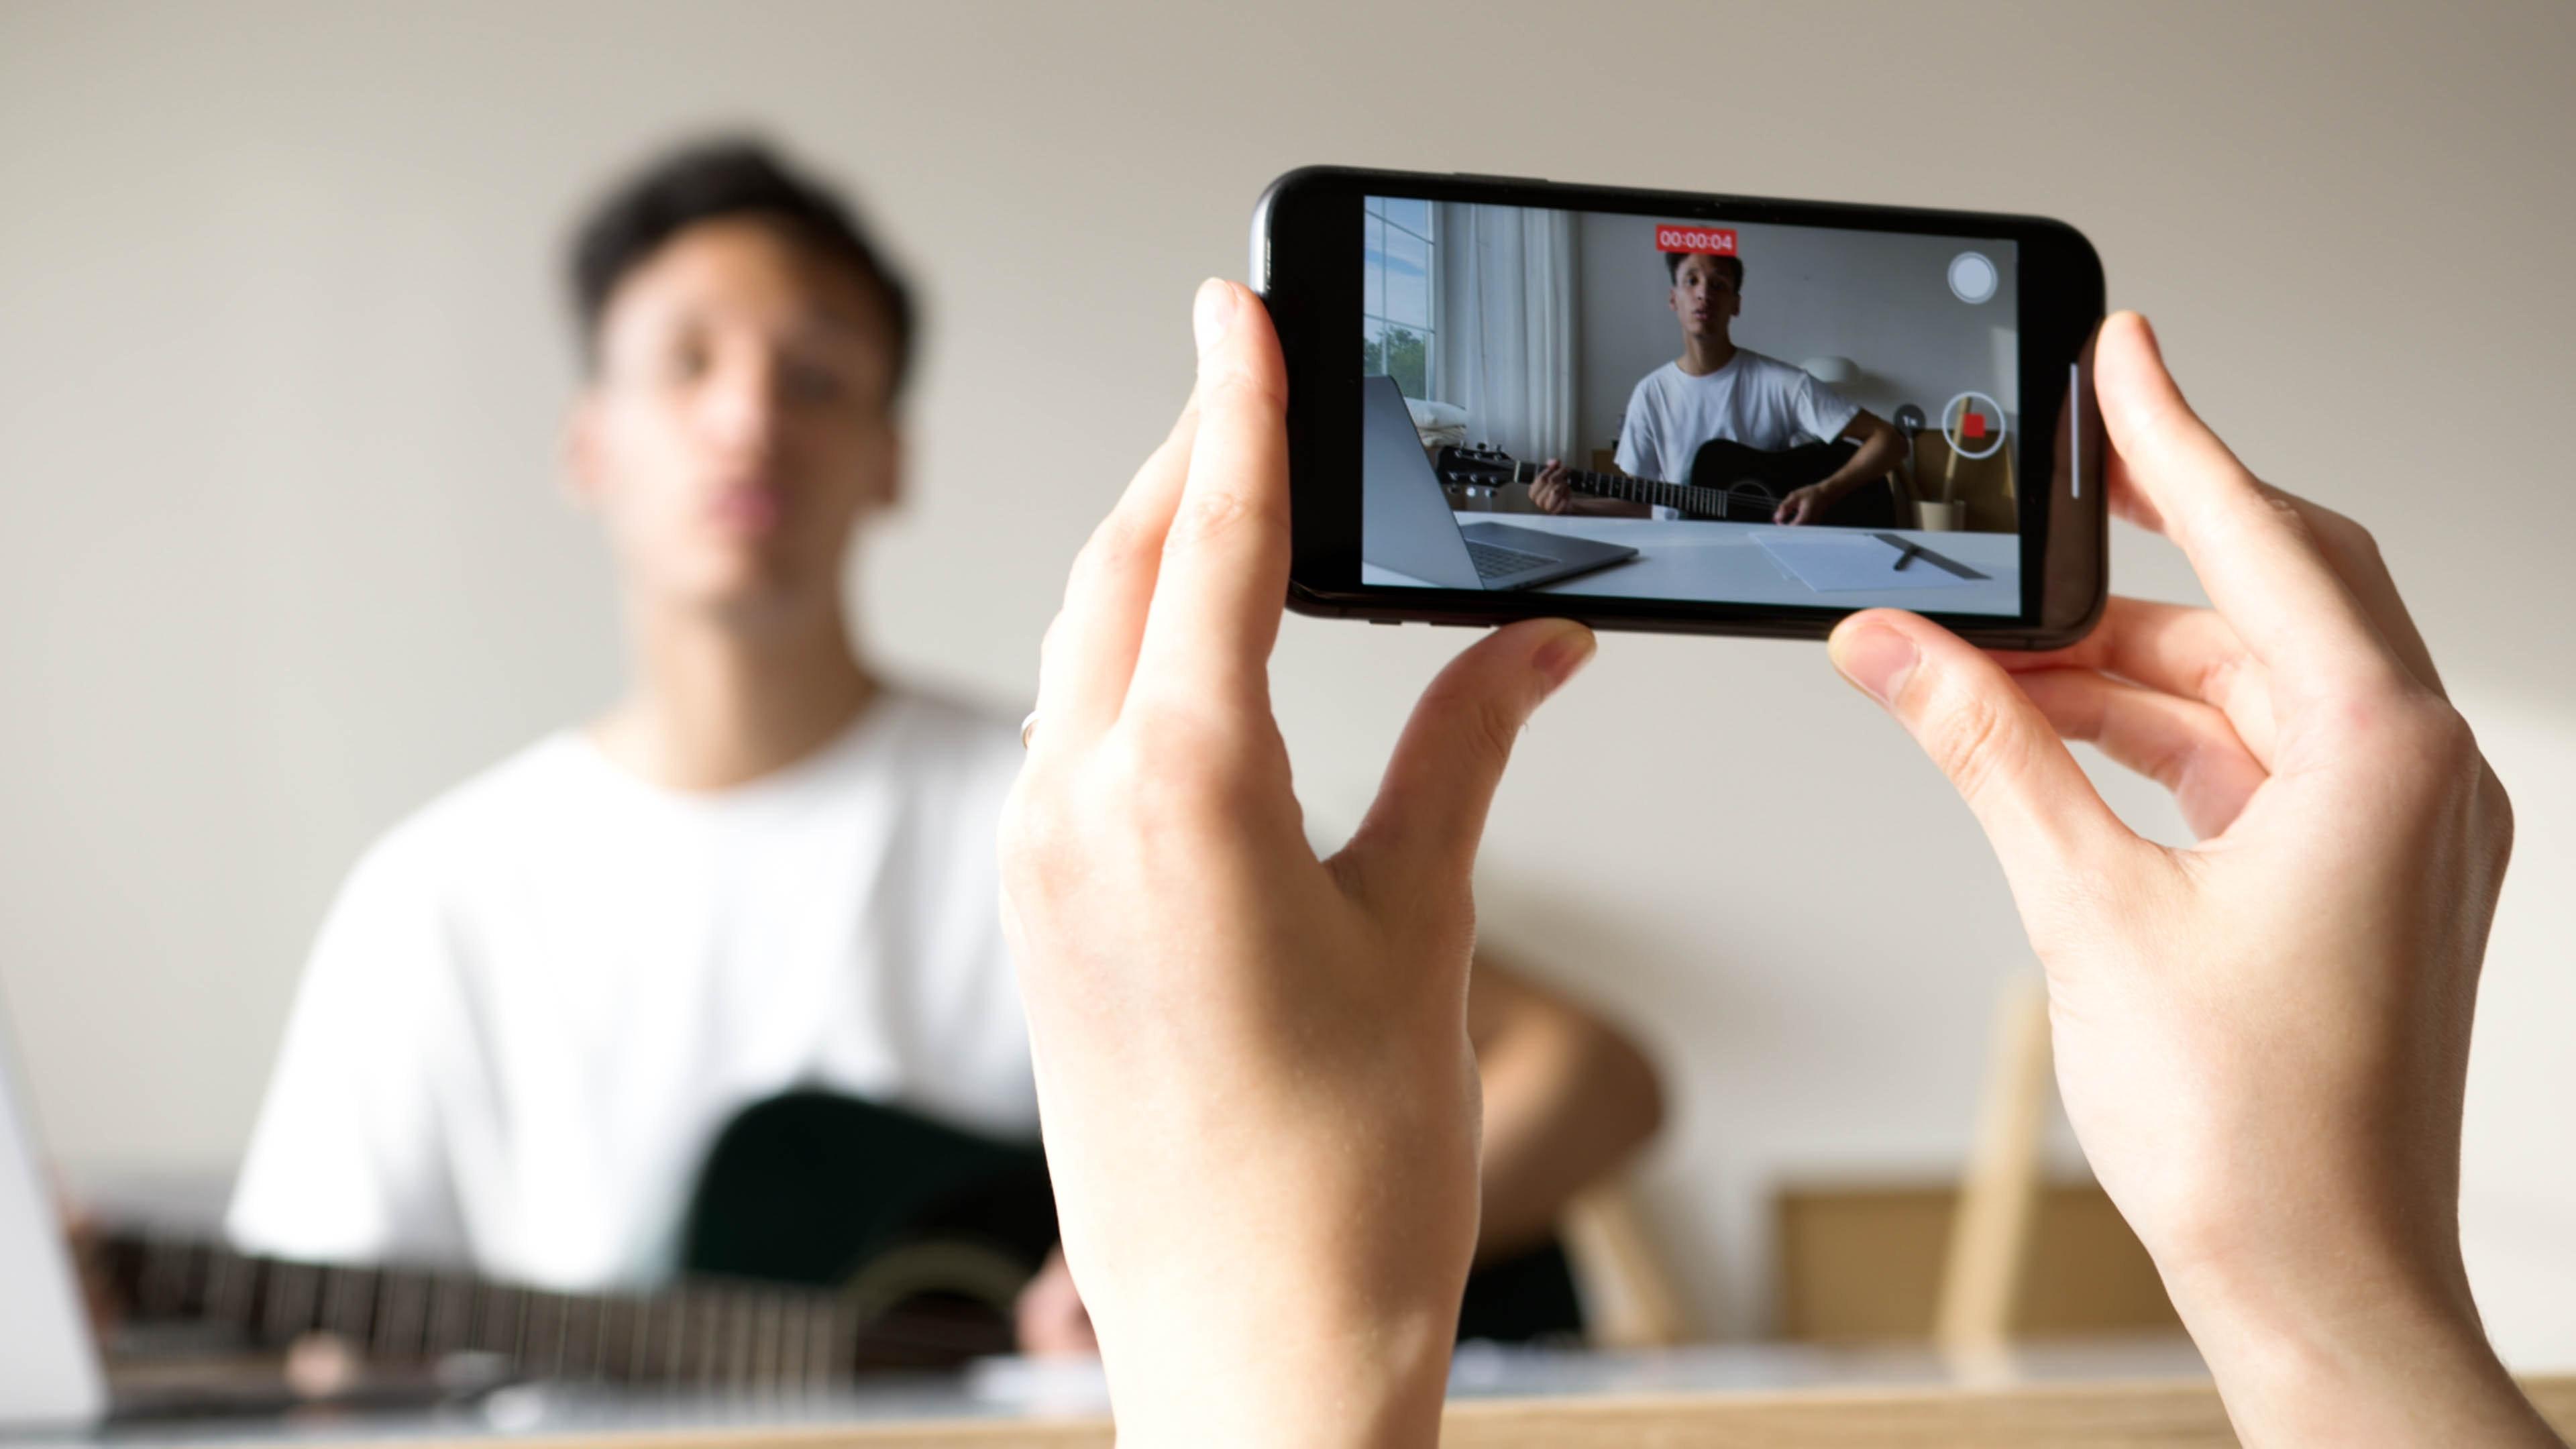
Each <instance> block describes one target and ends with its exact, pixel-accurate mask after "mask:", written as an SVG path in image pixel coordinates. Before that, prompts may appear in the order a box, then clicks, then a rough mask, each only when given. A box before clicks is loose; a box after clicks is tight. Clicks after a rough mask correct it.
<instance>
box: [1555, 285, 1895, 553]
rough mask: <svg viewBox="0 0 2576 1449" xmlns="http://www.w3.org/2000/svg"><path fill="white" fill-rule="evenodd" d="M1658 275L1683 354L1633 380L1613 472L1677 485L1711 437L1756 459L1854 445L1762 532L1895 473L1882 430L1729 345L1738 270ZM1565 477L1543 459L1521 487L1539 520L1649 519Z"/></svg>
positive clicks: (1778, 366)
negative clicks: (1558, 516) (1584, 516)
mask: <svg viewBox="0 0 2576 1449" xmlns="http://www.w3.org/2000/svg"><path fill="white" fill-rule="evenodd" d="M1664 269H1665V270H1666V271H1667V272H1669V273H1670V274H1671V276H1672V290H1671V292H1670V293H1669V294H1668V295H1667V296H1666V297H1665V299H1664V303H1665V305H1666V306H1668V307H1670V308H1672V309H1673V316H1674V317H1675V318H1676V319H1677V320H1679V321H1680V323H1681V325H1682V355H1681V356H1680V357H1678V358H1676V359H1674V360H1673V361H1671V362H1667V363H1665V364H1664V365H1663V366H1661V367H1658V368H1656V369H1655V370H1654V371H1652V372H1650V373H1647V374H1646V375H1645V376H1644V377H1641V378H1639V379H1637V386H1636V388H1635V389H1634V390H1633V391H1631V392H1630V393H1629V394H1628V412H1627V415H1626V417H1625V418H1623V419H1622V420H1621V422H1620V424H1619V452H1618V459H1617V461H1618V464H1619V471H1620V472H1622V473H1625V474H1627V475H1628V476H1630V477H1632V478H1652V479H1655V480H1657V481H1658V482H1664V483H1688V482H1690V481H1691V464H1692V462H1693V461H1694V460H1695V459H1696V458H1697V457H1698V456H1699V450H1700V445H1701V444H1702V443H1706V442H1708V441H1710V440H1712V439H1720V438H1722V439H1724V440H1726V441H1728V442H1732V443H1742V444H1743V445H1745V446H1746V447H1748V448H1759V449H1762V450H1763V451H1765V452H1773V451H1777V450H1779V449H1782V448H1789V447H1794V446H1796V445H1797V444H1800V443H1818V442H1831V441H1836V440H1842V441H1848V442H1852V443H1856V444H1858V445H1859V447H1858V450H1857V451H1855V452H1854V453H1853V454H1852V456H1851V457H1850V458H1849V459H1848V460H1846V461H1845V462H1844V463H1843V465H1842V466H1841V467H1839V468H1836V469H1835V470H1834V471H1833V472H1832V473H1831V474H1830V475H1828V476H1826V477H1824V478H1820V479H1818V480H1816V481H1815V482H1813V483H1810V484H1808V485H1807V486H1805V487H1803V488H1799V489H1796V490H1794V491H1792V492H1791V493H1790V494H1789V495H1788V496H1787V497H1785V498H1783V499H1781V500H1780V506H1779V508H1778V509H1777V510H1776V511H1775V512H1774V514H1773V516H1772V521H1773V522H1775V523H1790V524H1798V523H1814V522H1817V521H1818V520H1820V519H1822V518H1823V517H1824V515H1825V511H1826V510H1827V509H1829V508H1831V507H1832V506H1833V505H1834V504H1835V503H1836V502H1837V501H1838V500H1840V499H1841V498H1842V497H1843V496H1844V495H1845V494H1847V493H1850V492H1851V491H1852V490H1853V489H1856V488H1858V487H1860V486H1861V485H1862V484H1864V483H1867V482H1869V481H1870V480H1871V479H1873V478H1883V477H1885V476H1886V475H1887V471H1888V470H1889V469H1891V468H1893V467H1895V466H1896V463H1897V460H1898V459H1899V458H1900V457H1902V456H1903V455H1904V451H1905V442H1904V440H1903V439H1902V438H1901V437H1899V436H1898V435H1897V432H1896V429H1895V428H1894V427H1893V426H1891V425H1890V424H1889V423H1888V422H1887V420H1886V419H1884V418H1881V417H1879V416H1878V415H1877V414H1875V413H1873V412H1870V411H1869V410H1868V409H1866V408H1863V407H1861V406H1860V405H1859V404H1857V403H1854V402H1852V401H1850V400H1848V399H1846V398H1845V397H1843V396H1842V395H1841V394H1840V393H1837V392H1835V391H1834V390H1833V389H1832V388H1830V387H1827V386H1825V385H1824V384H1823V383H1821V382H1818V381H1816V380H1815V378H1813V377H1812V376H1810V375H1808V373H1807V370H1806V369H1805V368H1802V367H1798V366H1795V365H1794V364H1791V363H1786V362H1782V361H1781V360H1780V359H1778V358H1776V357H1765V356H1764V355H1762V354H1761V353H1759V352H1755V351H1753V350H1752V349H1751V348H1748V347H1738V346H1737V345H1736V344H1735V338H1734V336H1733V329H1734V326H1735V318H1736V316H1737V314H1738V313H1740V312H1742V311H1743V310H1744V262H1743V261H1742V259H1740V258H1737V257H1721V256H1714V255H1710V254H1706V253H1701V252H1687V253H1685V252H1667V253H1665V254H1664ZM1566 476H1567V475H1566V471H1565V468H1564V466H1563V465H1562V464H1560V463H1559V462H1558V461H1557V460H1556V459H1554V458H1550V459H1548V460H1547V466H1546V467H1544V468H1543V469H1541V470H1540V472H1539V475H1538V477H1537V478H1535V479H1533V480H1532V481H1531V483H1530V501H1531V502H1532V503H1534V504H1536V505H1537V506H1538V508H1539V510H1540V511H1541V512H1544V513H1589V514H1607V515H1615V516H1620V517H1630V518H1643V517H1645V516H1646V515H1647V513H1648V508H1647V506H1646V505H1645V504H1643V503H1631V502H1629V501H1628V500H1626V499H1623V498H1597V497H1587V496H1584V495H1581V494H1578V493H1576V492H1574V490H1573V489H1572V488H1570V487H1568V486H1567V483H1566ZM1659 511H1660V512H1661V513H1662V514H1663V515H1664V516H1667V517H1676V518H1677V517H1679V516H1680V515H1679V514H1677V513H1675V512H1673V511H1672V510H1671V509H1662V510H1659Z"/></svg>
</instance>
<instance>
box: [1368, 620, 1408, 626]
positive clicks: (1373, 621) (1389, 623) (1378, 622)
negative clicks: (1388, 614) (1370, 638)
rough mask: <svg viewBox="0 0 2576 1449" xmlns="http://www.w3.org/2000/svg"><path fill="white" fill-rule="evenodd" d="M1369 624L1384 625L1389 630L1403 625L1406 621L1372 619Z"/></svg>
mask: <svg viewBox="0 0 2576 1449" xmlns="http://www.w3.org/2000/svg"><path fill="white" fill-rule="evenodd" d="M1369 622H1370V623H1372V624H1384V625H1386V626H1388V627H1389V628H1393V627H1394V626H1395V625H1398V624H1401V623H1403V622H1404V621H1403V620H1402V619H1371V620H1369Z"/></svg>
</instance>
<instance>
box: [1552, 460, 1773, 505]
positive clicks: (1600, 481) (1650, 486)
mask: <svg viewBox="0 0 2576 1449" xmlns="http://www.w3.org/2000/svg"><path fill="white" fill-rule="evenodd" d="M1537 476H1538V469H1537V468H1535V467H1533V466H1532V465H1530V464H1527V463H1522V464H1519V465H1517V466H1516V467H1515V468H1514V470H1513V478H1514V480H1515V481H1518V482H1527V481H1529V480H1530V479H1533V478H1536V477H1537ZM1565 481H1566V485H1567V486H1568V487H1570V488H1572V489H1573V490H1574V491H1575V492H1577V493H1589V494H1591V495H1592V496H1594V497H1596V498H1621V499H1625V500H1627V501H1628V502H1630V503H1644V504H1650V505H1653V506H1655V507H1660V508H1670V509H1674V510H1677V511H1678V512H1680V513H1681V514H1682V515H1683V516H1685V517H1689V518H1719V519H1724V518H1739V519H1740V518H1748V517H1752V516H1754V514H1755V513H1756V512H1757V511H1760V512H1761V513H1762V516H1763V517H1766V518H1767V517H1768V516H1769V514H1768V512H1767V510H1756V509H1754V508H1753V507H1751V506H1749V505H1748V504H1746V503H1745V502H1743V501H1741V500H1739V499H1737V498H1736V497H1735V496H1734V495H1733V494H1731V493H1727V492H1724V491H1722V490H1719V489H1716V488H1694V487H1692V486H1691V485H1689V484H1687V483H1663V482H1658V481H1657V480H1655V479H1652V478H1631V477H1629V476H1628V475H1627V474H1625V473H1590V472H1578V471H1575V470H1573V469H1568V470H1567V471H1566V475H1565Z"/></svg>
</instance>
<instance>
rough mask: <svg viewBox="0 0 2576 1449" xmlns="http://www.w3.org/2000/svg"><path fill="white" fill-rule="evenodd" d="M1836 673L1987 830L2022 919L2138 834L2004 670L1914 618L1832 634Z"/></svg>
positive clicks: (1856, 619) (1889, 613)
mask: <svg viewBox="0 0 2576 1449" xmlns="http://www.w3.org/2000/svg"><path fill="white" fill-rule="evenodd" d="M1827 648H1828V649H1829V651H1830V652H1831V653H1832V655H1833V661H1834V667H1835V668H1836V669H1839V670H1841V671H1842V674H1843V677H1844V678H1845V679H1848V680H1850V681H1851V682H1852V683H1853V684H1854V685H1856V686H1858V687H1859V688H1860V690H1861V691H1862V692H1863V693H1865V694H1867V695H1869V696H1870V697H1871V698H1873V699H1875V700H1877V701H1878V702H1879V703H1880V704H1882V705H1885V706H1886V707H1887V711H1888V713H1890V714H1893V715H1895V716H1896V720H1897V723H1899V724H1902V725H1904V726H1905V728H1906V731H1907V732H1908V733H1910V734H1912V735H1913V736H1914V742H1915V743H1916V744H1919V745H1921V746H1922V747H1923V752H1924V753H1925V754H1927V755H1930V756H1931V757H1932V763H1933V764H1935V765H1938V766H1940V767H1941V773H1942V774H1945V775H1947V776H1949V777H1950V783H1951V784H1952V785H1954V786H1956V787H1957V788H1958V791H1959V795H1960V797H1961V798H1962V799H1964V800H1966V801H1967V802H1968V808H1969V809H1970V810H1971V811H1973V812H1975V814H1976V817H1977V823H1978V824H1979V825H1980V826H1983V827H1984V828H1985V832H1986V839H1987V841H1988V842H1989V843H1990V844H1992V845H1993V846H1994V848H1995V855H1996V856H1997V857H1998V858H1999V859H2000V860H2002V862H2003V867H2004V877H2005V879H2006V880H2008V881H2009V882H2011V884H2012V890H2013V896H2014V898H2015V899H2016V900H2018V901H2019V902H2020V903H2021V905H2022V908H2023V915H2024V917H2025V918H2026V919H2027V917H2028V915H2029V908H2030V907H2031V906H2032V905H2033V904H2034V903H2035V902H2036V901H2038V900H2040V899H2041V898H2042V892H2043V888H2044V887H2046V886H2047V885H2048V884H2049V883H2050V882H2052V881H2054V880H2055V879H2057V878H2058V877H2059V876H2060V875H2061V874H2063V873H2065V872H2067V871H2069V870H2075V871H2083V870H2086V869H2087V868H2088V866H2090V865H2091V864H2093V863H2097V862H2100V861H2101V860H2102V858H2103V857H2104V856H2105V855H2107V854H2110V853H2112V852H2115V851H2118V850H2120V849H2122V848H2124V847H2125V846H2126V845H2128V844H2133V843H2135V841H2136V839H2137V837H2136V836H2134V835H2132V834H2130V832H2129V828H2128V827H2127V826H2126V825H2123V824H2121V823H2120V817H2118V816H2117V815H2114V814H2112V813H2111V807H2110V806H2108V805H2105V804H2103V803H2102V796H2101V795H2100V793H2099V792H2097V791H2096V790H2094V788H2093V782H2092V781H2091V780H2089V779H2087V778H2085V775H2084V771H2083V770H2082V769H2080V768H2079V767H2077V765H2076V763H2075V757H2074V756H2073V755H2071V754H2068V753H2067V751H2066V745H2065V743H2064V742H2063V741H2061V740H2060V739H2059V738H2058V737H2057V730H2056V728H2055V727H2054V726H2052V725H2051V724H2049V722H2048V719H2047V717H2046V716H2045V715H2042V714H2041V713H2040V712H2039V707H2038V706H2037V705H2034V704H2032V703H2031V702H2030V699H2029V697H2028V696H2026V695H2024V694H2023V693H2022V692H2021V689H2020V687H2019V686H2017V685H2015V684H2014V683H2013V681H2012V678H2011V676H2009V675H2007V674H2006V673H2004V671H2003V669H2002V667H2001V666H1999V665H1997V664H1996V663H1995V662H1994V661H1993V660H1991V659H1988V658H1987V657H1986V656H1985V655H1984V654H1983V653H1981V652H1980V651H1978V650H1977V649H1975V648H1973V647H1971V646H1970V645H1969V644H1967V643H1966V642H1965V641H1964V640H1962V639H1960V638H1959V636H1957V635H1956V634H1953V633H1951V632H1950V631H1949V630H1947V629H1944V628H1942V627H1941V626H1939V625H1938V624H1934V623H1932V622H1930V621H1929V620H1926V619H1922V618H1919V617H1917V616H1915V615H1913V614H1907V613H1900V612H1898V611H1896V610H1894V609H1871V610H1867V611H1865V612H1862V613H1858V614H1854V615H1852V616H1851V617H1850V618H1848V619H1845V620H1843V621H1842V623H1841V624H1840V625H1839V626H1837V627H1836V628H1835V629H1834V633H1833V638H1832V640H1831V641H1830V643H1829V644H1828V646H1827Z"/></svg>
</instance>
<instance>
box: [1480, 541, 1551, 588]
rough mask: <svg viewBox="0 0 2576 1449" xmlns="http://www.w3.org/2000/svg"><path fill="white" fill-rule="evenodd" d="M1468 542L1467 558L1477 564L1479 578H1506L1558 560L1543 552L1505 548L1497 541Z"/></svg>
mask: <svg viewBox="0 0 2576 1449" xmlns="http://www.w3.org/2000/svg"><path fill="white" fill-rule="evenodd" d="M1466 544H1467V558H1468V560H1469V561H1470V562H1472V563H1474V564H1475V566H1476V576H1477V577H1478V578H1483V579H1499V578H1506V577H1508V576H1510V575H1512V574H1517V573H1525V572H1527V571H1529V570H1530V569H1534V568H1537V567H1538V566H1539V565H1541V564H1552V563H1554V562H1556V560H1554V559H1552V558H1549V557H1548V556H1547V555H1546V554H1543V553H1525V552H1523V551H1522V550H1520V549H1517V548H1505V547H1503V546H1502V545H1501V544H1497V543H1478V542H1476V541H1475V540H1474V539H1472V538H1471V539H1468V540H1466Z"/></svg>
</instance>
